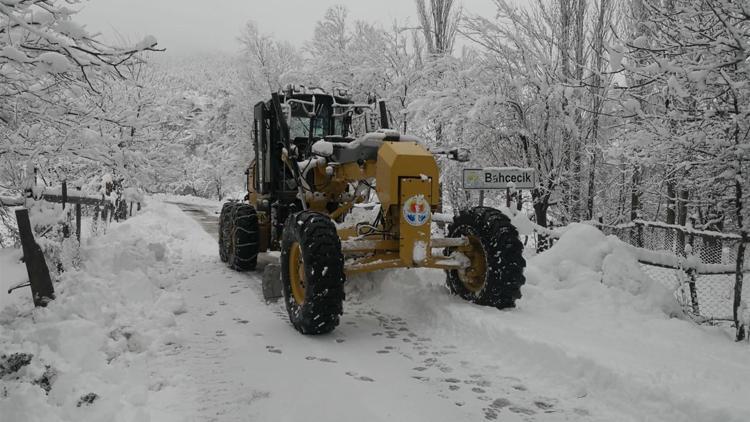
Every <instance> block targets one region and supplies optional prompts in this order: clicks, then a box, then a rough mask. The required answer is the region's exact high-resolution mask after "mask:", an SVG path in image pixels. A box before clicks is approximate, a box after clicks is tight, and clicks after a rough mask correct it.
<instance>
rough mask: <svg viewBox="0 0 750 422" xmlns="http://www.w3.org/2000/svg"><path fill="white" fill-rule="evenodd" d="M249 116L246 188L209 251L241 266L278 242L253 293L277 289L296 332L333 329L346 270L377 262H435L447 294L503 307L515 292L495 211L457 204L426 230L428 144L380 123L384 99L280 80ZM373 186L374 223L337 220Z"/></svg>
mask: <svg viewBox="0 0 750 422" xmlns="http://www.w3.org/2000/svg"><path fill="white" fill-rule="evenodd" d="M254 115H255V121H254V135H255V136H254V143H255V145H254V146H255V157H254V160H252V162H251V163H250V166H249V168H248V170H247V176H248V193H247V195H246V197H245V200H244V201H242V202H238V201H230V202H227V203H226V204H224V206H223V207H222V212H221V216H220V222H219V223H220V224H219V226H220V227H219V255H220V257H221V259H222V260H223V261H224V262H227V263H228V264H229V265H230V266H231V267H232V268H234V269H236V270H240V271H243V270H253V269H255V267H256V265H257V257H258V253H261V252H266V251H280V252H281V254H280V259H279V263H278V265H268V266H266V267H265V269H264V277H263V283H264V286H263V287H264V288H263V291H264V295H265V296H266V299H267V300H271V299H274V298H278V297H281V296H282V295H283V298H284V301H285V303H286V307H287V311H288V313H289V318H290V321H291V323H292V325H293V326H294V327H295V328H296V329H297V330H298V331H300V332H302V333H304V334H322V333H326V332H330V331H332V330H333V329H334V328H335V327H336V326H337V325H338V323H339V316H340V315H341V314H342V312H343V301H344V282H345V281H346V280H347V278H351V277H352V276H353V275H355V274H358V273H365V272H370V271H377V270H382V269H387V268H412V267H429V268H438V269H443V270H445V272H446V279H447V285H448V287H449V289H450V290H451V292H452V293H454V294H457V295H459V296H461V297H463V298H465V299H467V300H469V301H471V302H474V303H477V304H480V305H487V306H493V307H497V308H508V307H513V306H514V304H515V301H516V299H518V298H520V297H521V291H520V288H521V285H523V283H524V281H525V278H524V275H523V269H524V267H525V261H524V259H523V257H522V255H521V254H522V251H523V246H522V244H521V242H520V240H519V239H518V232H517V231H516V229H515V227H513V225H512V224H511V222H510V220H509V219H508V217H507V216H505V215H503V214H502V213H501V212H500V211H498V210H495V209H492V208H487V207H477V208H474V209H471V210H468V211H463V212H461V213H460V214H459V215H458V216H456V217H455V218H454V220H453V222H452V224H450V225H449V228H448V234H447V236H441V237H436V236H433V234H432V214H433V212H437V211H439V210H440V208H441V194H440V183H439V180H440V172H439V169H438V165H437V162H436V160H435V156H434V152H430V151H428V150H427V149H426V148H425V147H424V146H423V145H422V144H421V142H420V141H419V140H418V139H417V138H416V137H413V136H410V135H402V134H400V133H399V132H397V131H394V130H391V129H389V122H388V113H387V110H386V108H385V102H384V101H379V102H373V103H371V104H357V103H354V102H352V101H351V100H350V99H348V98H346V97H341V96H336V95H330V94H326V93H323V92H322V91H321V90H317V89H316V90H313V91H309V92H308V91H298V90H294V89H292V88H289V89H287V90H286V91H285V92H283V93H274V94H272V95H271V99H270V100H268V101H265V102H260V103H258V104H257V105H256V106H255V110H254ZM362 129H363V130H362ZM359 131H361V132H364V134H363V135H361V136H359V137H354V136H352V135H353V134H354V133H355V132H359ZM441 153H444V154H446V155H448V156H449V158H451V157H452V158H457V159H460V160H463V159H464V158H465V154H464V153H463V152H459V151H458V150H453V151H447V152H441ZM373 191H374V192H375V195H377V199H378V200H377V201H376V202H374V203H371V204H370V205H372V206H373V207H377V210H378V213H377V216H376V217H375V218H374V220H372V221H370V220H363V221H355V224H353V225H348V226H346V227H344V226H343V225H341V224H340V225H339V227H337V224H336V223H337V222H338V223H342V222H343V220H344V218H345V217H346V216H347V215H350V214H351V216H350V218H349V220H352V219H353V218H352V217H354V215H356V213H354V214H353V213H352V209H353V208H354V205H355V204H359V203H365V202H370V201H371V197H372V196H373Z"/></svg>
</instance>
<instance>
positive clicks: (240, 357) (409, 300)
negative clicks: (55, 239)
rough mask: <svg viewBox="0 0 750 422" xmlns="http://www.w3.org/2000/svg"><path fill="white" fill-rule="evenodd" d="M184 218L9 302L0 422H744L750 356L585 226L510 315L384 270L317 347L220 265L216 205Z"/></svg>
mask: <svg viewBox="0 0 750 422" xmlns="http://www.w3.org/2000/svg"><path fill="white" fill-rule="evenodd" d="M165 199H167V198H165ZM168 200H175V198H169V199H168ZM201 207H202V208H201ZM183 208H186V209H188V213H189V214H190V215H188V213H186V212H183V211H181V210H180V208H179V207H178V206H177V205H174V204H168V203H163V202H160V201H157V200H152V201H150V202H149V204H148V206H147V207H146V208H145V209H144V210H143V211H142V213H141V214H139V215H138V216H136V217H134V218H132V219H129V220H127V221H126V222H124V223H122V224H113V225H112V226H111V227H110V229H109V230H108V232H107V234H106V235H104V236H101V237H98V238H94V239H92V241H91V242H88V243H87V244H85V245H84V247H83V250H82V261H83V266H82V268H81V269H80V270H79V271H69V272H67V273H66V274H65V275H64V276H63V280H62V281H61V282H60V283H59V284H57V286H56V288H57V290H58V299H57V300H56V301H54V302H53V303H52V304H51V305H50V306H49V307H48V308H46V309H36V310H32V309H31V303H30V298H29V297H28V291H26V290H23V291H17V292H15V293H14V294H13V295H12V296H6V297H4V298H3V302H2V305H3V308H2V310H0V355H5V356H6V358H3V360H0V365H2V366H0V375H2V379H1V380H0V415H2V416H1V417H0V420H2V421H3V422H6V421H10V422H15V421H19V422H20V421H37V420H38V421H45V422H47V421H103V420H111V421H148V420H152V421H212V420H215V421H247V420H258V421H287V420H289V421H291V420H297V419H301V418H304V419H306V420H326V421H351V420H360V421H393V420H405V421H406V420H408V421H420V420H424V421H428V420H429V421H464V420H466V421H469V420H501V421H513V420H534V421H535V420H540V421H559V420H570V421H578V420H590V421H701V422H702V421H722V422H723V421H747V420H750V401H748V397H750V383H749V382H748V381H750V365H748V364H747V362H748V358H750V346H748V345H747V344H738V343H734V342H732V341H731V337H730V336H729V335H728V334H726V333H725V332H724V331H722V330H721V329H719V328H712V327H700V326H696V325H695V324H693V323H691V322H688V321H684V320H682V319H679V318H675V317H673V316H674V315H678V314H679V309H677V307H676V306H675V305H674V301H673V299H672V297H671V294H670V292H668V291H667V290H665V289H664V288H663V287H661V286H660V285H658V284H655V283H653V282H651V281H650V280H649V279H648V278H647V276H645V275H644V274H643V273H642V272H641V270H640V268H639V267H638V265H637V263H636V262H635V261H634V260H633V258H632V257H631V256H630V255H628V252H627V251H626V250H625V248H623V247H622V246H621V245H620V244H619V242H618V241H617V240H616V239H613V238H606V237H605V236H603V235H602V234H601V233H600V232H598V231H597V230H596V229H594V228H592V227H589V226H584V225H577V226H572V227H570V228H569V230H567V232H566V233H565V234H564V235H563V237H562V239H561V240H560V241H559V242H558V243H557V244H556V246H555V247H554V248H553V249H552V250H550V251H548V252H546V253H544V254H541V255H539V256H535V257H531V258H529V262H528V268H527V271H526V275H527V279H528V280H527V285H526V286H525V287H524V289H523V293H524V297H523V299H521V300H520V301H519V302H518V308H517V309H514V310H510V311H497V310H495V309H490V308H483V307H477V306H474V305H472V304H469V303H466V302H464V301H462V300H461V299H459V298H457V297H453V296H450V295H449V294H448V293H447V291H446V289H445V287H444V275H443V273H442V272H440V271H431V270H409V271H407V270H395V271H386V272H381V273H376V274H370V275H366V276H359V277H354V278H352V279H351V280H349V281H348V283H349V287H348V288H347V301H346V303H345V314H344V315H343V317H342V320H341V325H340V326H339V327H338V328H337V329H336V330H335V331H334V332H333V333H332V334H330V335H325V336H318V337H306V336H302V335H300V334H299V333H297V332H296V331H295V330H294V329H293V328H292V327H291V325H290V324H289V323H288V319H287V316H286V311H285V310H284V309H283V305H281V304H280V303H274V304H265V303H264V302H263V300H262V294H261V289H260V277H259V273H258V272H251V273H236V272H233V271H231V270H229V269H227V268H226V267H225V266H224V265H223V264H222V263H221V262H220V261H219V259H218V253H217V245H216V241H215V239H214V238H213V237H212V236H211V235H209V234H208V233H207V232H206V231H204V228H206V229H209V230H210V227H211V224H212V219H215V214H214V213H215V211H216V204H215V203H208V202H206V203H198V201H192V202H191V204H190V205H189V206H185V205H183ZM190 209H192V211H190ZM201 209H202V210H203V213H202V214H201V212H200V210H201ZM191 215H192V216H193V217H196V218H192V217H191ZM196 220H198V221H201V222H200V223H199V222H198V221H196ZM17 255H18V254H17V252H8V251H5V250H3V251H2V252H1V253H0V265H2V271H0V276H1V277H2V279H0V280H1V282H0V287H3V288H5V287H6V285H7V284H9V283H10V280H11V278H19V277H23V275H24V271H23V267H22V266H20V265H19V264H17V263H16V260H17V258H18V257H17ZM273 259H274V257H273V256H270V257H264V258H263V259H261V266H262V265H263V264H265V263H267V262H270V261H272V260H273ZM11 274H15V275H13V276H11ZM0 293H3V294H4V292H0ZM13 354H16V355H13ZM22 354H26V355H22ZM11 355H13V356H15V360H16V365H15V366H14V367H13V368H10V369H8V367H9V366H10V364H9V363H8V359H7V357H8V356H11ZM26 361H28V362H29V363H28V365H23V364H24V363H25V362H26ZM18 362H20V364H19V363H18ZM16 369H17V370H16ZM45 386H46V387H47V388H48V389H49V392H48V393H45V390H44V389H43V388H42V387H45ZM92 393H93V394H92Z"/></svg>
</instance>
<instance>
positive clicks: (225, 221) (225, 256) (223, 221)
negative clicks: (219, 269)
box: [219, 201, 238, 262]
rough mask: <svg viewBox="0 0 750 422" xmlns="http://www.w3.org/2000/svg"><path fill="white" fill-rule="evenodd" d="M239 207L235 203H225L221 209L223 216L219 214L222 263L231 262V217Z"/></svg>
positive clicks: (220, 256)
mask: <svg viewBox="0 0 750 422" xmlns="http://www.w3.org/2000/svg"><path fill="white" fill-rule="evenodd" d="M237 205H238V204H237V202H235V201H229V202H225V203H224V205H223V206H222V207H221V214H219V258H221V262H227V261H229V235H230V224H229V222H230V220H229V216H230V215H231V213H232V212H233V209H234V207H236V206H237Z"/></svg>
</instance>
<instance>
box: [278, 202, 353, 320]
mask: <svg viewBox="0 0 750 422" xmlns="http://www.w3.org/2000/svg"><path fill="white" fill-rule="evenodd" d="M281 281H282V290H283V293H284V301H285V303H286V309H287V312H288V313H289V320H290V321H291V323H292V325H293V326H294V328H295V329H297V331H299V332H300V333H302V334H324V333H328V332H331V331H333V329H334V328H336V326H337V325H339V315H341V314H342V312H343V302H344V281H345V275H344V255H343V253H342V251H341V241H340V239H339V236H338V233H337V232H336V226H335V225H334V224H333V222H332V221H331V219H330V218H329V217H328V216H325V215H323V214H319V213H316V212H312V211H302V212H299V213H297V214H293V215H291V216H290V217H289V218H288V219H287V222H286V224H285V225H284V233H283V235H282V239H281Z"/></svg>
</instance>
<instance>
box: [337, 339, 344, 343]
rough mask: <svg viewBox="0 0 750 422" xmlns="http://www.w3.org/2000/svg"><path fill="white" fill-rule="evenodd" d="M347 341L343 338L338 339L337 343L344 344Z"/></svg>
mask: <svg viewBox="0 0 750 422" xmlns="http://www.w3.org/2000/svg"><path fill="white" fill-rule="evenodd" d="M345 341H346V340H344V339H343V338H337V339H336V343H343V342H345Z"/></svg>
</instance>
